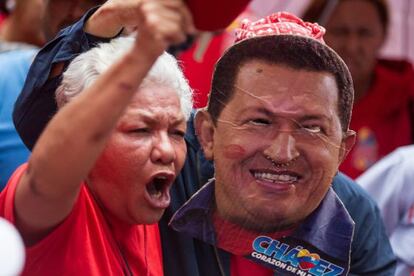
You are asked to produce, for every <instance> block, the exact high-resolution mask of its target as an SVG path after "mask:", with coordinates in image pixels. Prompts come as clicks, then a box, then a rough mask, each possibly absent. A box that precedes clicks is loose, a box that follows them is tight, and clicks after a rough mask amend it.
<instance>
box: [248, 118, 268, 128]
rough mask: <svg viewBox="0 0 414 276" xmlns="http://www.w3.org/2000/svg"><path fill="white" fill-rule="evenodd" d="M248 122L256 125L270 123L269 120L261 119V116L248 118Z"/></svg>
mask: <svg viewBox="0 0 414 276" xmlns="http://www.w3.org/2000/svg"><path fill="white" fill-rule="evenodd" d="M249 123H251V124H253V125H257V126H267V125H270V124H271V122H270V121H269V120H267V119H262V118H256V119H252V120H249Z"/></svg>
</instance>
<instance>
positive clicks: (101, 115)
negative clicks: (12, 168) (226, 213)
mask: <svg viewBox="0 0 414 276" xmlns="http://www.w3.org/2000/svg"><path fill="white" fill-rule="evenodd" d="M112 4H113V2H107V4H106V5H104V6H102V7H101V8H100V9H101V11H102V12H107V13H106V14H108V12H109V13H110V12H111V9H112V8H113V6H112ZM135 5H136V6H135V9H133V11H134V12H133V13H132V12H130V13H129V14H128V15H129V16H131V22H132V20H135V22H136V23H137V24H138V23H139V27H138V30H139V36H138V38H137V39H136V40H135V39H133V38H119V39H116V40H113V41H111V42H110V43H109V44H101V45H100V46H99V47H96V48H94V49H92V50H90V51H88V52H86V53H84V54H82V55H79V56H78V57H77V58H76V59H75V60H74V61H73V62H72V63H71V64H70V65H69V67H68V69H67V71H66V72H65V74H64V76H63V80H62V84H61V86H60V87H59V88H58V89H57V91H56V101H57V103H58V106H59V111H58V113H57V114H56V115H55V116H54V117H53V119H52V120H51V121H50V123H49V125H48V126H47V127H46V129H45V130H44V132H43V133H42V135H41V137H40V138H39V140H38V142H37V143H36V145H35V147H34V149H33V153H32V155H31V157H30V159H29V162H28V163H27V164H25V165H23V166H21V167H20V168H19V169H18V170H17V171H16V172H15V174H14V175H13V176H12V178H11V179H10V181H9V183H8V186H7V187H6V189H5V190H4V191H3V192H2V194H1V195H0V216H3V217H5V218H6V219H7V220H9V221H11V222H12V223H13V224H14V225H15V226H16V227H17V228H18V230H19V231H20V233H21V235H22V237H23V240H24V243H25V246H26V254H27V260H26V264H25V268H24V271H23V275H162V274H163V270H162V257H161V256H162V254H161V249H160V238H159V233H158V226H157V224H155V223H156V222H158V220H159V219H160V218H161V216H162V214H163V212H164V210H165V208H166V207H168V205H169V203H170V194H169V188H170V187H171V185H172V183H173V181H174V179H175V177H176V176H177V174H178V173H179V171H180V170H181V168H182V166H183V165H184V160H185V154H186V145H185V141H184V133H185V130H186V119H188V118H189V116H190V112H191V107H192V101H191V89H190V88H189V87H188V84H187V82H186V81H185V79H184V77H183V75H182V73H181V71H180V69H179V67H178V65H177V62H176V60H175V59H174V58H173V57H172V56H170V55H168V54H166V53H164V54H163V51H164V50H165V49H166V48H167V47H168V46H169V45H170V44H176V43H180V42H182V41H184V39H185V38H186V34H188V33H192V32H193V29H194V27H193V24H192V20H191V17H190V16H189V12H188V10H187V8H186V6H185V5H184V4H183V3H182V1H171V0H169V1H144V2H139V3H137V2H136V3H135ZM101 27H107V28H106V29H110V26H101Z"/></svg>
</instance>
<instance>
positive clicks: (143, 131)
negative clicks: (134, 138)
mask: <svg viewBox="0 0 414 276" xmlns="http://www.w3.org/2000/svg"><path fill="white" fill-rule="evenodd" d="M130 132H133V133H142V134H144V133H149V132H150V129H149V128H147V127H142V128H135V129H133V130H131V131H130Z"/></svg>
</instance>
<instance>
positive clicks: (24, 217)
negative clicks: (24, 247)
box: [15, 0, 192, 244]
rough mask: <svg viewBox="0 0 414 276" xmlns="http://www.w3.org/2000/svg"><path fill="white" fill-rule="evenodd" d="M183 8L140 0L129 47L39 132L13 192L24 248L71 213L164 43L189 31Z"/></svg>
mask: <svg viewBox="0 0 414 276" xmlns="http://www.w3.org/2000/svg"><path fill="white" fill-rule="evenodd" d="M182 9H185V8H184V7H183V4H182V1H180V0H162V1H151V0H149V1H142V3H141V5H140V8H139V10H138V11H139V13H140V17H139V18H140V20H139V28H138V29H139V37H138V39H137V40H136V42H135V44H134V46H133V47H132V49H131V50H129V51H128V52H127V53H126V54H125V55H124V56H123V57H122V58H121V59H120V60H119V61H118V62H116V63H114V64H113V65H112V66H111V67H110V68H109V69H108V70H107V71H106V72H105V73H103V74H102V75H101V76H100V77H99V78H98V79H97V81H96V82H95V83H94V84H93V85H92V86H91V87H90V88H88V89H87V90H85V91H84V92H82V93H81V94H80V95H79V96H77V97H76V98H75V99H74V100H73V101H71V102H70V103H68V104H67V105H66V106H65V107H63V108H62V109H61V110H60V111H59V112H58V113H57V114H56V116H55V117H54V118H53V119H52V120H51V122H50V124H49V125H48V126H47V128H46V129H45V131H44V132H43V133H42V135H41V137H40V138H39V141H38V142H37V144H36V146H35V148H34V150H33V154H32V156H31V158H30V160H29V166H28V169H27V171H26V173H25V174H24V176H23V177H22V178H21V180H20V183H19V184H18V186H17V188H16V194H15V215H16V225H17V227H18V228H19V230H20V231H21V233H22V235H23V238H24V240H25V241H26V243H27V244H33V243H34V242H36V241H38V240H39V239H41V238H42V237H43V236H44V235H45V234H47V233H48V232H49V231H50V230H51V229H52V228H53V227H54V226H56V225H57V224H59V223H60V222H61V221H62V220H63V219H64V218H65V217H66V216H67V215H68V214H69V213H70V212H71V210H72V208H73V205H74V203H75V200H76V198H77V196H78V193H79V189H80V185H81V182H82V180H84V179H85V178H86V176H87V175H88V172H89V171H90V170H91V168H92V167H93V165H94V163H95V161H96V159H97V158H98V156H99V155H100V153H101V151H102V149H103V147H104V145H105V142H106V140H107V139H108V137H109V135H110V133H111V131H112V129H113V128H114V127H115V125H116V122H117V120H118V119H119V117H120V116H121V114H122V112H123V111H124V109H125V108H126V106H127V105H128V103H129V102H130V100H131V98H132V96H133V95H134V93H135V92H136V91H137V88H138V87H139V85H140V83H141V81H142V80H143V78H144V77H145V75H146V73H147V72H148V70H149V69H150V68H151V66H152V64H153V63H154V62H155V60H156V59H157V57H158V56H159V55H160V54H161V53H162V52H163V50H164V49H165V48H166V47H167V46H168V45H170V44H175V43H179V42H181V41H183V40H184V39H185V37H186V33H187V32H188V31H189V30H191V26H192V22H191V18H188V17H186V16H183V12H182ZM102 111H104V112H102Z"/></svg>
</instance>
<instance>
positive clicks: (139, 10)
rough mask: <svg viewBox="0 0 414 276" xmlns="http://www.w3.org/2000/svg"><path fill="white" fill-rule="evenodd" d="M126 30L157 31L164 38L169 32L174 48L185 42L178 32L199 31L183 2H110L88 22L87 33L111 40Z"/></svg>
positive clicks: (174, 0)
mask: <svg viewBox="0 0 414 276" xmlns="http://www.w3.org/2000/svg"><path fill="white" fill-rule="evenodd" d="M169 24H171V25H169ZM155 25H158V26H157V27H155ZM122 28H127V29H138V30H139V31H141V32H142V31H143V29H144V28H149V29H154V28H155V29H157V30H158V31H159V32H161V34H160V36H165V35H166V32H169V33H170V35H168V38H169V39H168V40H169V42H170V43H173V44H175V43H178V42H181V41H182V38H181V37H180V35H178V34H177V31H178V30H177V28H180V29H181V30H182V32H183V33H184V34H185V33H193V32H194V30H195V28H194V24H193V20H192V16H191V13H190V11H189V10H188V8H187V6H186V5H185V4H184V3H183V1H182V0H108V1H107V2H106V3H105V4H104V5H103V6H101V7H100V8H99V9H98V10H97V11H96V12H95V13H94V14H93V15H92V16H91V17H90V18H89V19H88V21H87V23H86V26H85V31H86V32H87V33H90V34H93V35H95V36H99V37H107V38H111V37H114V36H116V35H117V34H118V33H119V32H120V31H121V29H122Z"/></svg>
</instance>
